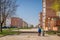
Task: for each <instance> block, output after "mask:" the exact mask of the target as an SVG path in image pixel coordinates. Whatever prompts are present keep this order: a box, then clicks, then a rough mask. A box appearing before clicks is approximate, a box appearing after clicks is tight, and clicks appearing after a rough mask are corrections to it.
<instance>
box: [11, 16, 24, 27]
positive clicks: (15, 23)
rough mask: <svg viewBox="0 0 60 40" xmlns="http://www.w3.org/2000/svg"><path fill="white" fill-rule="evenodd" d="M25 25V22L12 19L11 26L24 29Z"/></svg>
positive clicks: (16, 18) (15, 18)
mask: <svg viewBox="0 0 60 40" xmlns="http://www.w3.org/2000/svg"><path fill="white" fill-rule="evenodd" d="M22 25H23V20H22V19H21V18H18V17H12V18H11V26H13V27H22Z"/></svg>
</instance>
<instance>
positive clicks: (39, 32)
mask: <svg viewBox="0 0 60 40" xmlns="http://www.w3.org/2000/svg"><path fill="white" fill-rule="evenodd" d="M38 36H41V28H40V27H38Z"/></svg>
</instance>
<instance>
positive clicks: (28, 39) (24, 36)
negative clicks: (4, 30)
mask: <svg viewBox="0 0 60 40" xmlns="http://www.w3.org/2000/svg"><path fill="white" fill-rule="evenodd" d="M0 40H60V37H58V36H56V35H46V36H37V33H21V34H20V35H10V36H5V37H1V38H0Z"/></svg>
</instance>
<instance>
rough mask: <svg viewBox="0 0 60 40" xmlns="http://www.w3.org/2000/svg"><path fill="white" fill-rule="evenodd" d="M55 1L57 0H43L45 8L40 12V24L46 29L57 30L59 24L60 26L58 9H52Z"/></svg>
mask: <svg viewBox="0 0 60 40" xmlns="http://www.w3.org/2000/svg"><path fill="white" fill-rule="evenodd" d="M55 1H56V0H42V6H43V9H42V12H41V13H40V26H41V27H42V28H43V29H44V30H53V31H57V30H58V26H60V20H59V16H57V15H56V11H55V10H54V9H52V5H53V3H54V2H55ZM57 19H58V20H57ZM57 23H58V24H57Z"/></svg>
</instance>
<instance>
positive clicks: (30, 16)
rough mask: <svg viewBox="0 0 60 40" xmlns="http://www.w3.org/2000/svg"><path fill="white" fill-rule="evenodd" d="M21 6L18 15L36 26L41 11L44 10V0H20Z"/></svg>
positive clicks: (18, 2)
mask: <svg viewBox="0 0 60 40" xmlns="http://www.w3.org/2000/svg"><path fill="white" fill-rule="evenodd" d="M17 4H18V5H19V7H18V8H17V11H16V16H18V17H20V18H22V19H23V20H24V21H26V22H27V23H28V24H33V25H34V26H35V25H37V24H38V23H39V13H40V12H41V11H42V0H18V1H17Z"/></svg>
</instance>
